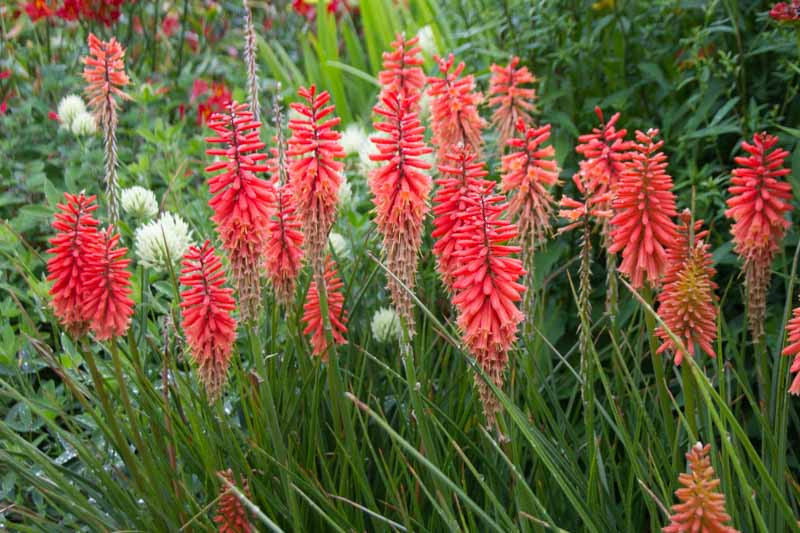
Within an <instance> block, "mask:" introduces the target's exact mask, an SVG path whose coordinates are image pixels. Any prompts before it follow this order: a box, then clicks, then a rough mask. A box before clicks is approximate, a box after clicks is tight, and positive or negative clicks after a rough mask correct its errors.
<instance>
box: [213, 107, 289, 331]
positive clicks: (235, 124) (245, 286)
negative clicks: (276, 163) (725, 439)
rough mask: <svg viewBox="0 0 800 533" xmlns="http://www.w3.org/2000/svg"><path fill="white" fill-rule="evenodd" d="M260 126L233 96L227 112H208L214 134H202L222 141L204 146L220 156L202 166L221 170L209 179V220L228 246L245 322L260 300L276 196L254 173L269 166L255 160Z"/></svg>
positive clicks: (260, 155)
mask: <svg viewBox="0 0 800 533" xmlns="http://www.w3.org/2000/svg"><path fill="white" fill-rule="evenodd" d="M260 126H261V124H260V123H259V122H256V121H254V120H253V114H252V113H251V112H250V111H249V108H248V106H247V104H239V103H236V102H231V103H230V104H228V108H227V112H226V113H214V114H213V115H211V118H210V119H209V122H208V127H209V128H211V129H212V130H213V131H214V133H215V134H216V136H215V137H208V138H206V142H208V143H212V144H221V145H223V146H222V147H220V148H209V149H208V150H206V154H208V155H211V156H218V157H219V158H220V160H219V161H217V162H215V163H212V164H211V165H209V166H207V167H206V172H210V173H213V172H217V171H219V174H217V175H215V176H213V177H212V178H211V179H209V180H208V189H209V192H210V193H211V200H209V202H208V205H210V206H211V208H212V209H213V210H214V216H213V217H212V220H213V221H214V222H216V224H217V232H218V233H219V236H220V239H221V240H222V246H223V247H224V248H225V250H226V251H227V252H228V258H229V259H230V262H231V270H232V271H233V277H234V279H235V280H236V290H237V293H238V296H239V305H240V311H241V315H242V316H241V318H242V320H244V321H245V322H247V321H249V320H252V319H254V318H255V317H256V316H257V314H258V310H259V307H260V305H261V281H260V275H261V274H260V270H261V257H262V254H263V253H264V251H265V248H266V245H267V237H268V232H269V228H268V225H269V220H270V216H271V214H272V208H273V205H274V202H275V196H274V191H273V189H272V186H271V184H270V183H269V182H268V181H266V180H264V179H261V178H258V177H256V175H255V173H256V172H264V171H266V170H267V166H266V165H264V164H259V162H260V161H263V160H265V159H266V158H267V155H266V154H264V153H261V152H259V151H260V150H262V149H263V148H264V143H263V142H261V140H260V139H259V134H258V131H259V128H260Z"/></svg>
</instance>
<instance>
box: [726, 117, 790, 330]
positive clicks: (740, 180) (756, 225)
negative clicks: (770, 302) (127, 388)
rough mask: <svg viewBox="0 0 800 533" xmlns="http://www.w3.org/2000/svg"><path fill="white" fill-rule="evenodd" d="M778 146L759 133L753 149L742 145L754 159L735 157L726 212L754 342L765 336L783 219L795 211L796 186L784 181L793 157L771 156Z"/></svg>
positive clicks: (783, 153)
mask: <svg viewBox="0 0 800 533" xmlns="http://www.w3.org/2000/svg"><path fill="white" fill-rule="evenodd" d="M777 142H778V138H777V137H776V136H774V135H768V134H767V133H766V132H763V133H756V134H755V135H754V136H753V144H750V143H748V142H746V141H745V142H742V149H743V150H744V151H746V152H748V153H749V154H750V155H749V156H747V157H737V158H736V163H737V164H738V165H739V166H740V167H739V168H736V169H734V170H733V177H732V178H731V186H730V187H729V188H728V192H729V193H730V195H731V197H730V198H729V199H728V209H727V211H725V215H726V216H727V217H728V218H731V219H732V220H733V227H732V228H731V234H732V235H733V241H734V245H735V246H734V251H735V252H736V253H737V254H738V255H739V257H741V258H742V260H743V262H744V267H743V268H744V271H745V286H746V287H747V293H748V317H747V318H748V325H749V326H750V331H751V332H752V334H753V337H754V338H755V339H756V341H758V339H760V338H761V337H762V336H763V334H764V318H765V315H766V291H767V288H768V287H769V281H770V266H771V265H772V260H773V259H774V258H775V255H776V254H777V253H778V251H779V250H780V244H781V242H782V241H783V237H784V235H785V234H786V230H787V229H788V228H789V226H790V222H789V221H788V220H787V219H786V218H785V215H786V213H788V212H790V211H791V210H792V206H791V204H790V203H789V200H790V199H791V197H792V186H791V185H790V184H789V183H787V182H785V181H782V179H783V178H784V177H785V176H786V175H788V174H789V173H790V172H791V170H790V169H788V168H783V162H784V159H786V157H787V156H788V155H789V152H787V151H786V150H783V149H781V148H775V149H774V150H772V152H769V150H770V149H771V148H772V147H773V146H775V144H777Z"/></svg>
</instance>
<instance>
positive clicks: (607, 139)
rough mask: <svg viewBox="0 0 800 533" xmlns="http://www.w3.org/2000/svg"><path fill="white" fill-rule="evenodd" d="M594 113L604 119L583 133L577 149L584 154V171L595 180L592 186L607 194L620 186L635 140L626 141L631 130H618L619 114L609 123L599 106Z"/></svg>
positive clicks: (591, 181) (588, 178)
mask: <svg viewBox="0 0 800 533" xmlns="http://www.w3.org/2000/svg"><path fill="white" fill-rule="evenodd" d="M594 112H595V113H596V114H597V117H598V118H599V119H600V126H599V127H597V128H594V129H592V132H591V133H587V134H585V135H581V136H579V137H578V146H576V147H575V151H576V152H578V153H579V154H581V155H582V156H583V157H584V160H583V161H581V163H580V165H581V172H582V173H583V174H584V176H586V179H587V180H588V181H589V182H590V183H591V187H592V189H594V190H596V191H598V193H600V194H603V193H606V192H608V191H611V190H612V189H613V188H614V186H615V185H616V183H617V180H618V179H619V177H620V175H621V174H622V172H623V170H625V161H626V160H627V159H628V155H629V154H628V152H629V151H630V150H631V149H632V148H633V147H634V143H633V142H631V141H626V140H625V135H627V134H628V130H625V129H621V130H617V129H616V123H617V121H618V120H619V117H620V114H619V113H614V115H613V116H612V117H611V118H610V119H609V120H608V122H605V120H604V118H603V111H602V110H601V109H600V108H599V107H595V108H594Z"/></svg>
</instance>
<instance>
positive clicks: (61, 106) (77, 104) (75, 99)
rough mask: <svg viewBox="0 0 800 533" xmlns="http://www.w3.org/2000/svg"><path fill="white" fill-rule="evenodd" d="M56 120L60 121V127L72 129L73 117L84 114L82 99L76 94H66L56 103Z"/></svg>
mask: <svg viewBox="0 0 800 533" xmlns="http://www.w3.org/2000/svg"><path fill="white" fill-rule="evenodd" d="M57 113H58V120H60V121H61V127H62V128H64V129H67V130H69V129H72V123H73V121H74V120H75V117H77V116H78V115H80V114H81V113H86V104H85V103H83V98H81V97H80V96H78V95H76V94H68V95H67V96H65V97H64V98H62V99H61V101H60V102H59V103H58V111H57Z"/></svg>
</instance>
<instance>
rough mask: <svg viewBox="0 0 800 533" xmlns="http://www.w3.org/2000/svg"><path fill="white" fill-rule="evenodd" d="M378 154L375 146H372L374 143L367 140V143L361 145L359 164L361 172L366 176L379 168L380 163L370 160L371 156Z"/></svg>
mask: <svg viewBox="0 0 800 533" xmlns="http://www.w3.org/2000/svg"><path fill="white" fill-rule="evenodd" d="M375 153H377V150H376V149H375V146H374V145H373V144H372V141H370V140H369V139H367V141H366V142H364V143H362V144H361V147H360V148H359V149H358V162H359V163H360V164H359V170H360V171H361V173H362V174H363V175H364V176H368V175H369V172H370V170H373V169H375V168H377V167H378V163H376V162H375V161H373V160H372V159H370V158H369V156H370V154H375Z"/></svg>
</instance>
